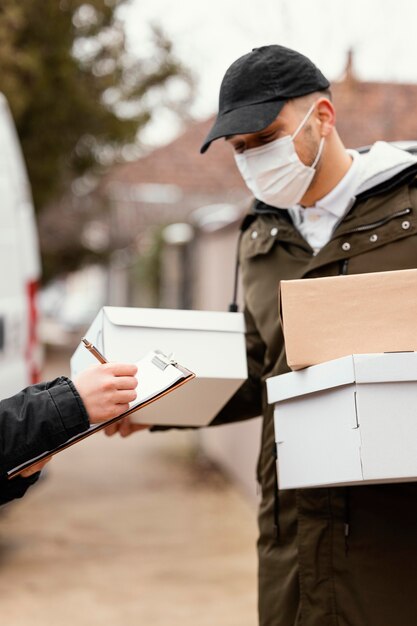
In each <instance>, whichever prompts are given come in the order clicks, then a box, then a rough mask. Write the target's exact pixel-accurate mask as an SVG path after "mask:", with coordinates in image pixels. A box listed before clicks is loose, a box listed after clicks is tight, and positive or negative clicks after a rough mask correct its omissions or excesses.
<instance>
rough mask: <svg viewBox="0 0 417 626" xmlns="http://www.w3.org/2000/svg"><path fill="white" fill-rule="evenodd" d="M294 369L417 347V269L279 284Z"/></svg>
mask: <svg viewBox="0 0 417 626" xmlns="http://www.w3.org/2000/svg"><path fill="white" fill-rule="evenodd" d="M280 307H281V316H282V322H283V329H284V338H285V345H286V350H287V361H288V365H289V366H290V367H291V369H293V370H298V369H302V368H303V367H309V366H310V365H316V364H318V363H323V362H325V361H330V360H332V359H337V358H339V357H342V356H347V355H349V354H369V353H373V352H408V351H417V269H412V270H402V271H397V272H378V273H372V274H354V275H351V276H334V277H333V276H332V277H328V278H327V277H326V278H313V279H304V280H286V281H282V282H281V291H280Z"/></svg>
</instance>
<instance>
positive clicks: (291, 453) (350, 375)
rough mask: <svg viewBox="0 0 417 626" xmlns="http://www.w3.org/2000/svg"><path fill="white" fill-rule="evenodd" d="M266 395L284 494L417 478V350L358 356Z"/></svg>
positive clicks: (307, 372) (296, 376)
mask: <svg viewBox="0 0 417 626" xmlns="http://www.w3.org/2000/svg"><path fill="white" fill-rule="evenodd" d="M267 390H268V402H269V403H270V404H272V403H274V404H275V413H274V421H275V439H276V442H277V451H278V461H277V463H278V481H279V488H280V489H292V488H300V487H318V486H324V485H336V486H337V485H359V484H365V483H374V482H382V483H387V482H406V481H415V480H417V352H399V353H382V354H360V355H358V354H354V355H351V356H347V357H343V358H340V359H336V360H334V361H328V362H326V363H322V364H320V365H314V366H312V367H309V368H306V369H304V370H301V371H298V372H291V373H288V374H283V375H281V376H275V377H273V378H270V379H268V380H267Z"/></svg>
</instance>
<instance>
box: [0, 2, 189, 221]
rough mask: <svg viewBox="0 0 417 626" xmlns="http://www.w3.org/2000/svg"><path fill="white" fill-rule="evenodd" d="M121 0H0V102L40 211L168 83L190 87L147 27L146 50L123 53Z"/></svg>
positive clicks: (140, 118)
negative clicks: (140, 54)
mask: <svg viewBox="0 0 417 626" xmlns="http://www.w3.org/2000/svg"><path fill="white" fill-rule="evenodd" d="M125 2H126V0H88V2H85V1H83V0H23V1H22V0H2V2H1V5H0V68H1V72H0V91H2V92H3V93H4V94H5V96H6V97H7V99H8V101H9V104H10V107H11V109H12V113H13V116H14V119H15V122H16V125H17V130H18V134H19V137H20V141H21V144H22V148H23V152H24V155H25V158H26V162H27V166H28V171H29V178H30V181H31V185H32V190H33V195H34V200H35V206H36V208H37V210H40V209H42V208H43V207H44V206H45V204H46V203H47V202H48V201H49V200H50V199H51V198H52V197H53V196H54V195H56V194H58V193H59V192H62V191H63V189H65V186H67V187H68V186H69V184H70V182H71V181H72V180H73V179H74V178H75V177H77V176H81V175H82V174H84V173H85V172H87V171H91V169H92V168H96V167H97V166H100V165H102V164H108V163H110V162H111V161H112V160H114V159H117V158H118V157H119V156H120V153H121V149H122V148H123V146H125V145H126V144H129V143H132V142H134V140H135V137H136V134H137V132H138V129H140V128H141V127H143V126H144V125H145V124H146V123H147V122H148V121H149V120H150V118H151V116H152V111H153V107H154V105H155V97H154V98H150V97H148V96H149V94H151V93H152V94H159V95H160V96H161V94H163V93H164V90H165V88H166V87H168V85H169V83H170V81H172V80H173V79H175V78H176V79H177V80H178V79H180V80H181V81H183V82H184V83H185V85H186V89H185V93H186V95H185V96H184V97H183V102H186V100H187V98H188V97H189V96H190V94H191V86H192V81H191V78H190V75H189V74H188V72H187V71H186V70H185V68H184V67H182V66H181V64H180V63H179V62H178V61H177V60H176V59H175V56H174V54H173V50H172V45H171V43H170V42H169V41H168V40H167V39H166V38H165V37H164V35H163V33H162V32H161V31H160V30H158V29H157V28H155V29H154V31H153V37H154V54H153V55H152V57H151V58H147V59H142V60H138V59H137V58H133V57H132V55H131V54H129V53H128V51H127V50H126V41H125V36H124V32H123V29H122V25H121V23H120V21H119V20H118V18H117V9H119V8H120V6H121V5H122V4H125Z"/></svg>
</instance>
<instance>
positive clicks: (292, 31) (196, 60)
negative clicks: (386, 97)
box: [121, 0, 417, 142]
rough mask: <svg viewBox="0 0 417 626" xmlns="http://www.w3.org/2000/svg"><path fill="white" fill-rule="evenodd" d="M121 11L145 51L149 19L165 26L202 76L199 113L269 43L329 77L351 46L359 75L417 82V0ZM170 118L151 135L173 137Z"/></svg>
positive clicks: (142, 5)
mask: <svg viewBox="0 0 417 626" xmlns="http://www.w3.org/2000/svg"><path fill="white" fill-rule="evenodd" d="M121 17H122V18H123V19H124V20H125V22H126V31H127V35H128V41H129V44H130V46H131V47H132V49H133V50H134V51H136V52H137V54H138V55H140V56H143V55H145V54H146V53H147V52H149V49H150V40H149V23H150V22H155V23H157V24H159V25H161V26H162V27H163V29H164V30H165V32H166V33H167V34H168V35H169V37H170V38H171V39H172V41H173V42H174V46H175V50H176V53H177V55H178V56H179V57H180V58H181V60H182V61H183V62H184V63H185V64H187V65H189V66H190V67H191V69H192V70H193V71H194V73H195V75H196V77H197V80H198V92H197V98H196V102H195V105H194V109H193V112H194V114H195V115H196V116H198V117H200V118H203V117H206V116H208V115H210V114H212V113H214V112H215V111H216V107H217V98H218V90H219V85H220V82H221V79H222V77H223V75H224V72H225V70H226V69H227V67H228V66H229V65H230V64H231V63H232V62H233V61H234V60H235V59H236V58H238V57H239V56H241V55H242V54H246V52H249V51H250V50H251V49H252V48H253V47H256V46H260V45H265V44H270V43H279V44H281V45H286V46H289V47H292V48H295V49H296V50H299V51H300V52H302V53H304V54H306V55H307V56H309V57H310V58H311V59H312V60H313V61H314V62H315V63H316V64H317V65H318V66H319V67H320V69H321V70H322V71H323V73H324V74H325V75H326V76H327V78H329V80H334V79H337V78H339V77H340V76H341V74H342V73H343V69H344V67H345V64H346V54H347V50H348V49H349V48H353V50H354V55H355V56H354V65H355V69H356V72H357V75H358V77H360V78H363V79H368V80H383V81H384V80H386V81H392V80H393V81H401V82H412V83H417V32H416V31H417V27H416V24H417V0H256V1H254V0H179V1H177V2H174V1H173V0H130V5H129V6H127V7H125V8H124V9H123V10H122V12H121ZM412 114H415V113H412ZM169 126H170V124H169V121H165V123H164V120H160V123H159V124H158V125H157V126H156V127H155V126H154V128H153V129H151V131H150V132H149V134H148V138H149V139H150V140H155V141H157V142H160V141H163V139H164V137H165V138H166V139H169V136H168V135H169V130H168V129H169Z"/></svg>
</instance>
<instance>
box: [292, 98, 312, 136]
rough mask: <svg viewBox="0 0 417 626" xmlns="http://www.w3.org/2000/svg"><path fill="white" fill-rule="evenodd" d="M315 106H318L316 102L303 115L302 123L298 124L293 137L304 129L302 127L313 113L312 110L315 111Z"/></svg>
mask: <svg viewBox="0 0 417 626" xmlns="http://www.w3.org/2000/svg"><path fill="white" fill-rule="evenodd" d="M315 106H316V103H315V102H314V103H313V104H312V105H311V107H310V108H309V110H308V111H307V113H306V114H305V116H304V117H303V119H302V120H301V122H300V124H299V125H298V126H297V128H296V130H295V132H294V133H293V134H292V135H291V139H295V138H296V136H297V135H298V133H299V132H300V130H301V129H302V127H303V126H304V124H305V123H306V121H307V120H308V118H309V117H310V115H311V114H312V112H313V111H314V107H315Z"/></svg>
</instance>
